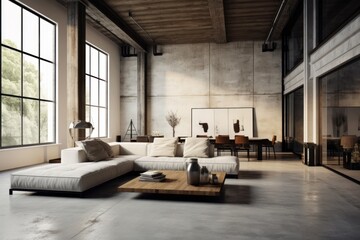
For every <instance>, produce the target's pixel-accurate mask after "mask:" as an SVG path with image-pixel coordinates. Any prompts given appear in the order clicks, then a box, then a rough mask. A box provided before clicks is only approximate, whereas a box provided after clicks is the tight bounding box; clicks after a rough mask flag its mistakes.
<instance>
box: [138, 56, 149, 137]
mask: <svg viewBox="0 0 360 240" xmlns="http://www.w3.org/2000/svg"><path fill="white" fill-rule="evenodd" d="M137 131H138V135H146V134H147V133H146V53H144V52H139V53H138V54H137Z"/></svg>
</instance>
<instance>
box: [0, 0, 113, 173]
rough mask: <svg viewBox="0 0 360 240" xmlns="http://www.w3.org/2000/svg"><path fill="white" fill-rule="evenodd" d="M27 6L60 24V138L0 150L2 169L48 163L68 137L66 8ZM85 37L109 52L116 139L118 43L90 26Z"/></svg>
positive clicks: (40, 3) (42, 0) (43, 3)
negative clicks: (32, 145)
mask: <svg viewBox="0 0 360 240" xmlns="http://www.w3.org/2000/svg"><path fill="white" fill-rule="evenodd" d="M21 2H23V3H24V4H25V5H27V6H28V7H30V8H32V9H34V10H35V11H37V12H38V13H40V14H42V15H43V16H45V17H47V18H49V19H51V20H53V21H54V22H56V23H57V37H58V38H57V44H58V46H57V47H58V48H57V62H58V65H57V67H58V69H57V119H56V121H57V141H56V144H51V145H43V146H34V147H22V148H11V149H0V171H1V170H6V169H12V168H18V167H23V166H28V165H34V164H39V163H44V162H47V161H48V160H50V159H54V158H59V157H60V151H61V149H63V148H66V147H67V146H66V145H67V140H66V139H67V137H69V131H68V126H69V123H68V122H67V118H66V116H67V101H66V98H67V93H66V76H67V70H66V69H67V60H66V59H67V57H66V55H67V49H66V47H67V43H66V34H67V33H66V25H67V11H66V8H65V7H64V6H62V5H61V4H59V3H58V2H57V1H47V0H37V1H32V0H22V1H21ZM86 31H87V36H86V40H87V41H88V42H90V43H92V44H94V45H95V46H97V47H98V48H100V49H102V50H104V51H105V52H107V53H109V54H110V55H109V56H110V59H109V63H110V64H109V94H110V95H109V96H110V97H109V134H110V135H109V139H108V140H109V141H114V140H115V137H116V135H118V134H119V133H120V120H119V119H120V105H119V99H120V80H119V79H120V67H119V66H120V54H119V52H120V49H119V48H118V46H117V45H116V44H115V43H114V42H112V41H110V40H109V39H108V38H106V37H104V36H103V35H102V34H100V33H98V32H97V31H96V30H95V29H93V28H91V27H90V26H87V29H86Z"/></svg>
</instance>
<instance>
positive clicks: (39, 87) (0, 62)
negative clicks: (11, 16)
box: [0, 0, 57, 149]
mask: <svg viewBox="0 0 360 240" xmlns="http://www.w3.org/2000/svg"><path fill="white" fill-rule="evenodd" d="M9 1H10V2H12V3H13V4H16V5H18V6H19V7H20V8H21V50H19V49H15V48H12V47H10V46H7V45H4V44H3V43H1V48H7V49H10V50H12V51H16V52H18V53H20V54H21V96H16V95H12V94H4V93H2V90H1V88H0V96H1V97H2V96H7V97H16V98H18V99H20V100H21V115H23V111H24V107H23V106H24V102H23V101H24V99H26V100H34V101H38V103H39V106H38V114H39V116H40V113H41V107H40V106H41V103H42V102H50V103H54V106H55V107H54V119H55V122H54V128H53V131H54V132H53V134H54V141H52V142H44V143H41V137H40V136H41V134H40V125H41V124H40V121H41V120H40V117H39V120H38V126H39V132H38V143H31V144H24V142H23V137H24V131H23V117H21V144H19V145H12V146H2V138H1V137H0V149H1V148H13V147H22V146H36V145H46V144H52V143H55V141H56V127H55V126H56V108H57V106H56V84H54V89H53V90H54V100H47V99H41V97H40V96H41V85H40V84H41V81H40V71H41V69H40V66H41V61H45V62H48V63H51V64H54V80H55V82H56V81H57V79H56V69H57V64H56V58H57V55H56V47H55V48H54V60H53V61H49V60H47V59H45V58H41V56H40V50H41V46H40V44H41V43H40V36H41V26H40V24H41V20H43V21H46V22H48V23H50V24H52V25H54V27H55V28H56V24H55V23H53V22H51V21H50V20H48V19H46V18H45V17H43V16H41V15H39V14H38V13H36V12H34V11H33V10H31V9H30V8H28V7H26V6H24V5H22V4H20V3H18V2H16V1H13V0H9ZM0 8H1V9H2V2H1V3H0ZM24 9H25V10H26V11H28V12H30V13H32V14H34V15H36V16H37V17H38V19H39V21H38V29H39V33H38V34H39V36H38V37H39V42H38V47H39V49H38V51H39V52H38V53H39V56H35V55H33V54H30V53H27V52H24V51H23V11H24ZM1 32H2V31H1V26H0V37H1V35H2V33H1ZM54 41H55V42H54V44H55V46H56V31H54ZM24 55H26V56H30V57H34V58H36V59H37V60H38V69H39V76H38V80H39V81H38V84H39V86H38V89H39V97H38V98H34V97H24V95H23V80H24V79H23V71H24V69H23V58H24ZM1 68H2V55H1V54H0V69H1ZM0 86H1V78H0ZM0 102H1V99H0ZM1 110H2V109H1V104H0V118H2V116H1ZM0 136H2V127H0Z"/></svg>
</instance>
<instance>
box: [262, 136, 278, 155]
mask: <svg viewBox="0 0 360 240" xmlns="http://www.w3.org/2000/svg"><path fill="white" fill-rule="evenodd" d="M275 143H276V135H273V137H272V139H271V141H270V140H268V141H267V143H265V144H264V147H265V148H266V149H265V153H266V157H267V158H270V151H271V149H272V150H273V153H274V158H275V159H276V154H275Z"/></svg>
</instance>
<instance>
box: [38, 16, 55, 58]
mask: <svg viewBox="0 0 360 240" xmlns="http://www.w3.org/2000/svg"><path fill="white" fill-rule="evenodd" d="M54 43H55V25H54V24H51V23H49V22H48V21H45V20H43V19H41V20H40V57H41V58H44V59H47V60H49V61H51V62H55V44H54Z"/></svg>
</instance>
